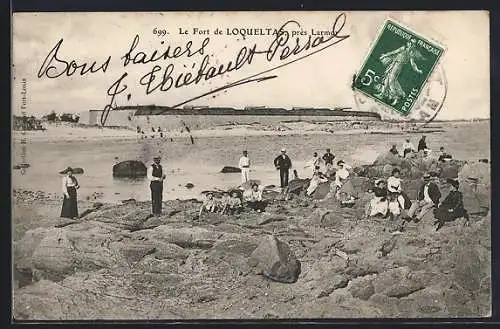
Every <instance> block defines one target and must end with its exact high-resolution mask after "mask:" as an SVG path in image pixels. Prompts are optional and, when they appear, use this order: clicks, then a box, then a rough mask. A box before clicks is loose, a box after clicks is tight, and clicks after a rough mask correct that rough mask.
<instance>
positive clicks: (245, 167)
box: [238, 151, 250, 184]
mask: <svg viewBox="0 0 500 329" xmlns="http://www.w3.org/2000/svg"><path fill="white" fill-rule="evenodd" d="M238 167H239V168H240V169H241V183H242V184H243V183H246V182H248V181H249V180H250V178H249V176H250V159H249V158H248V152H247V151H243V156H242V157H241V158H240V161H239V163H238Z"/></svg>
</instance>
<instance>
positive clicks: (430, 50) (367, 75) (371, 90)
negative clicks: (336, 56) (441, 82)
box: [354, 20, 445, 116]
mask: <svg viewBox="0 0 500 329" xmlns="http://www.w3.org/2000/svg"><path fill="white" fill-rule="evenodd" d="M444 51H445V49H444V47H443V46H441V45H438V44H437V43H436V42H433V41H429V40H428V39H426V38H424V37H422V36H421V35H419V34H417V33H415V32H413V31H411V30H409V29H408V28H406V27H403V26H402V25H401V24H400V23H396V22H394V21H393V20H387V21H386V23H385V24H384V27H383V29H382V30H381V32H380V34H379V36H378V38H377V40H376V41H375V43H374V44H373V46H372V49H371V50H370V52H369V53H368V56H367V57H366V60H365V62H364V63H363V66H362V68H361V70H360V72H359V74H358V75H357V77H356V80H355V82H354V88H355V89H357V90H359V91H361V92H362V93H364V94H365V95H367V96H369V97H371V98H373V99H375V100H376V101H378V102H380V103H382V104H384V105H386V106H388V107H389V108H391V109H393V110H394V111H396V112H397V113H399V114H401V115H403V116H407V115H408V114H409V113H410V112H411V110H412V108H413V107H414V105H415V103H416V100H417V99H418V97H419V95H420V94H421V92H422V89H423V87H424V85H425V83H426V82H427V79H428V78H429V76H430V75H431V74H432V72H433V70H434V68H435V66H436V64H437V63H438V61H439V59H440V58H441V56H442V55H443V53H444Z"/></svg>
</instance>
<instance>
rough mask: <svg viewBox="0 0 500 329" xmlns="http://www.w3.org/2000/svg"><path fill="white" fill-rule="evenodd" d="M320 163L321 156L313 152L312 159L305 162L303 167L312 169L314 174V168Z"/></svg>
mask: <svg viewBox="0 0 500 329" xmlns="http://www.w3.org/2000/svg"><path fill="white" fill-rule="evenodd" d="M320 165H321V158H320V157H319V156H318V152H314V153H313V156H312V159H311V160H309V161H308V162H307V163H306V165H305V166H304V168H311V169H312V175H313V176H314V174H315V173H316V171H317V169H316V168H319V167H320Z"/></svg>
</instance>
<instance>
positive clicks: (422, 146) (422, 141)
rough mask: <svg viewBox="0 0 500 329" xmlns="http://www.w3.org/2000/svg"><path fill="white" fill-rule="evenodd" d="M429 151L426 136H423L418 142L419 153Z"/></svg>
mask: <svg viewBox="0 0 500 329" xmlns="http://www.w3.org/2000/svg"><path fill="white" fill-rule="evenodd" d="M426 149H427V143H426V142H425V136H422V138H420V140H419V141H418V146H417V152H420V151H423V150H426Z"/></svg>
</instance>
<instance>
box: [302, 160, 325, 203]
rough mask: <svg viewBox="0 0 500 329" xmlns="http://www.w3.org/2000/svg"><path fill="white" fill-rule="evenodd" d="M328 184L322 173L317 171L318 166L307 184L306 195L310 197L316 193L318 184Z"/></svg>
mask: <svg viewBox="0 0 500 329" xmlns="http://www.w3.org/2000/svg"><path fill="white" fill-rule="evenodd" d="M325 182H328V178H326V177H325V176H324V175H323V173H322V172H320V171H319V166H316V168H315V170H314V174H313V176H312V178H311V181H310V182H309V187H308V188H307V190H306V195H308V196H309V195H311V194H313V193H314V191H316V188H317V187H318V185H319V184H320V183H325Z"/></svg>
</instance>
